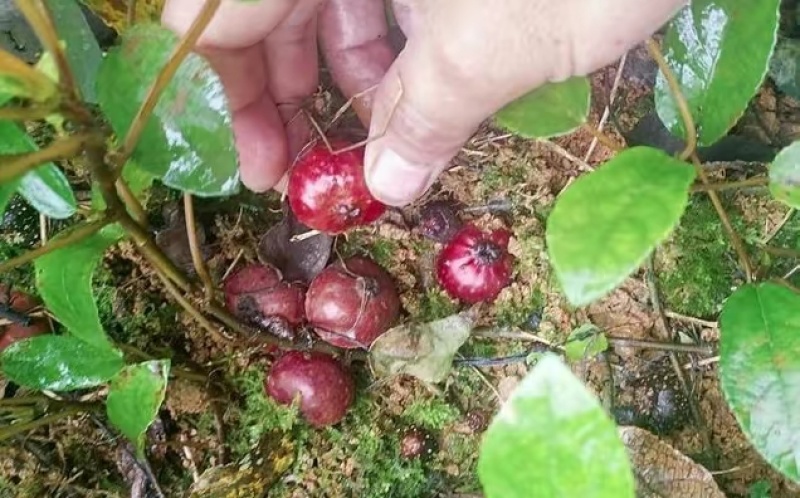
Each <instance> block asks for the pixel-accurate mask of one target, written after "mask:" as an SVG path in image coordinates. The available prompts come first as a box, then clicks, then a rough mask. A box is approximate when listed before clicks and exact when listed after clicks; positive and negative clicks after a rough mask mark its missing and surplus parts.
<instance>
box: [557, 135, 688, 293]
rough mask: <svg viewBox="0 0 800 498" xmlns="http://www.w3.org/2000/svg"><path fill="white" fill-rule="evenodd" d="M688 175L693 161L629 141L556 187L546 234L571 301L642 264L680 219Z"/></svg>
mask: <svg viewBox="0 0 800 498" xmlns="http://www.w3.org/2000/svg"><path fill="white" fill-rule="evenodd" d="M694 178H695V170H694V168H693V167H692V166H690V165H688V164H686V163H684V162H682V161H679V160H677V159H675V158H673V157H671V156H668V155H667V154H665V153H664V152H662V151H660V150H657V149H652V148H649V147H635V148H632V149H627V150H625V151H623V152H622V153H620V154H619V155H617V156H616V157H615V158H614V159H612V160H611V161H609V162H608V163H606V164H604V165H602V166H600V168H598V169H597V170H596V171H594V172H592V173H589V174H588V175H585V176H583V177H581V178H579V179H578V180H577V181H575V182H574V183H573V184H572V185H570V186H569V187H567V189H566V190H565V191H564V192H562V193H561V195H560V196H559V197H558V198H557V199H556V204H555V207H554V208H553V211H552V213H551V214H550V218H549V219H548V221H547V233H546V238H547V245H548V252H549V254H550V259H551V262H552V264H553V268H554V269H555V273H556V276H557V277H558V280H559V282H560V283H561V287H562V288H563V290H564V292H565V294H566V296H567V298H568V299H569V301H570V303H572V304H573V305H574V306H585V305H587V304H589V303H591V302H593V301H595V300H597V299H599V298H601V297H603V296H604V295H605V294H607V293H608V292H610V291H611V290H613V289H614V288H615V287H616V286H617V285H619V284H620V283H622V281H623V280H625V278H627V277H628V276H629V275H630V274H631V273H632V272H633V271H635V270H636V268H637V267H639V265H641V264H642V262H643V261H644V260H645V258H646V257H647V255H648V254H649V253H650V252H651V251H652V250H653V249H654V248H655V247H656V246H657V245H658V244H659V243H661V242H662V241H663V240H664V239H666V238H667V236H668V235H669V233H670V232H671V231H672V229H673V228H674V227H675V225H677V223H678V221H680V217H681V215H682V214H683V211H684V210H685V208H686V204H687V203H688V200H689V187H690V186H691V184H692V182H693V181H694Z"/></svg>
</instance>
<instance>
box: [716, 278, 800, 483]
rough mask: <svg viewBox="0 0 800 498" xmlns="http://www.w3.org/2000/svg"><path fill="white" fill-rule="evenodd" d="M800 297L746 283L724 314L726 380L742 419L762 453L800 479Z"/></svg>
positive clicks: (774, 287)
mask: <svg viewBox="0 0 800 498" xmlns="http://www.w3.org/2000/svg"><path fill="white" fill-rule="evenodd" d="M798 330H800V295H798V294H796V293H795V292H793V291H791V290H789V289H787V288H785V287H782V286H780V285H778V284H773V283H764V284H759V285H746V286H744V287H742V288H740V289H739V290H737V291H736V292H735V293H734V294H733V295H732V296H731V297H730V298H729V299H728V300H727V301H726V303H725V306H724V307H723V309H722V315H721V316H720V332H721V337H722V339H721V341H720V381H721V384H722V391H723V393H724V395H725V398H726V400H727V401H728V404H729V405H730V407H731V409H732V410H733V413H734V414H735V415H736V420H737V421H738V422H739V425H740V426H741V427H742V430H743V431H744V433H745V435H746V436H747V437H748V439H750V441H751V442H752V443H753V445H754V446H755V448H756V449H757V450H758V452H759V453H761V455H762V456H763V457H764V458H765V459H766V460H767V461H768V462H769V463H770V464H771V465H772V466H773V467H775V468H776V469H778V470H779V471H781V472H783V473H784V474H785V475H786V476H788V477H789V478H790V479H793V480H794V481H800V469H798V462H800V416H798V412H797V408H796V407H797V405H798V403H800V335H798V333H797V331H798Z"/></svg>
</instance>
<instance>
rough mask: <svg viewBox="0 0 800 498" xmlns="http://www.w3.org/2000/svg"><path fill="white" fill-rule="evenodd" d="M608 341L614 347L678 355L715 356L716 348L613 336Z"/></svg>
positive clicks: (608, 337)
mask: <svg viewBox="0 0 800 498" xmlns="http://www.w3.org/2000/svg"><path fill="white" fill-rule="evenodd" d="M606 340H608V343H609V344H611V345H612V346H619V347H624V348H642V349H657V350H662V351H675V352H678V353H697V354H710V355H713V354H715V351H714V346H713V345H711V344H707V345H700V344H676V343H673V342H661V341H646V340H641V339H628V338H625V337H612V336H606Z"/></svg>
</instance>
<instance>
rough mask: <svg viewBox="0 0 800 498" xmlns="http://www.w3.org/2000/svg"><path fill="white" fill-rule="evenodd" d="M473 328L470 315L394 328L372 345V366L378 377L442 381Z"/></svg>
mask: <svg viewBox="0 0 800 498" xmlns="http://www.w3.org/2000/svg"><path fill="white" fill-rule="evenodd" d="M474 326H475V320H474V318H473V316H472V315H471V313H469V312H467V313H461V314H458V315H452V316H448V317H447V318H443V319H441V320H436V321H433V322H430V323H422V324H415V323H409V324H405V325H400V326H397V327H394V328H391V329H389V330H388V331H386V332H385V333H384V334H383V335H381V336H380V337H378V338H377V339H376V340H375V342H373V343H372V347H371V350H370V355H369V362H370V367H371V368H372V371H373V372H375V375H377V376H379V377H386V376H392V375H400V374H407V375H413V376H414V377H417V378H418V379H420V380H422V381H424V382H429V383H437V382H441V381H443V380H445V379H446V378H447V374H448V373H449V372H450V369H451V368H452V365H453V357H454V356H455V354H456V351H458V349H459V348H460V347H461V346H462V345H463V344H464V343H465V342H466V341H467V339H468V338H469V334H470V332H472V329H473V327H474Z"/></svg>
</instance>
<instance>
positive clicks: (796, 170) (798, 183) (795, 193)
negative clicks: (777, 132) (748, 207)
mask: <svg viewBox="0 0 800 498" xmlns="http://www.w3.org/2000/svg"><path fill="white" fill-rule="evenodd" d="M769 191H770V192H771V193H772V197H774V198H775V199H777V200H779V201H781V202H783V203H784V204H787V205H789V206H791V207H793V208H795V209H798V208H800V140H798V141H797V142H794V143H793V144H791V145H790V146H788V147H786V148H785V149H783V150H782V151H780V153H778V155H777V156H775V160H774V161H773V162H772V164H771V165H770V167H769Z"/></svg>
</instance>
